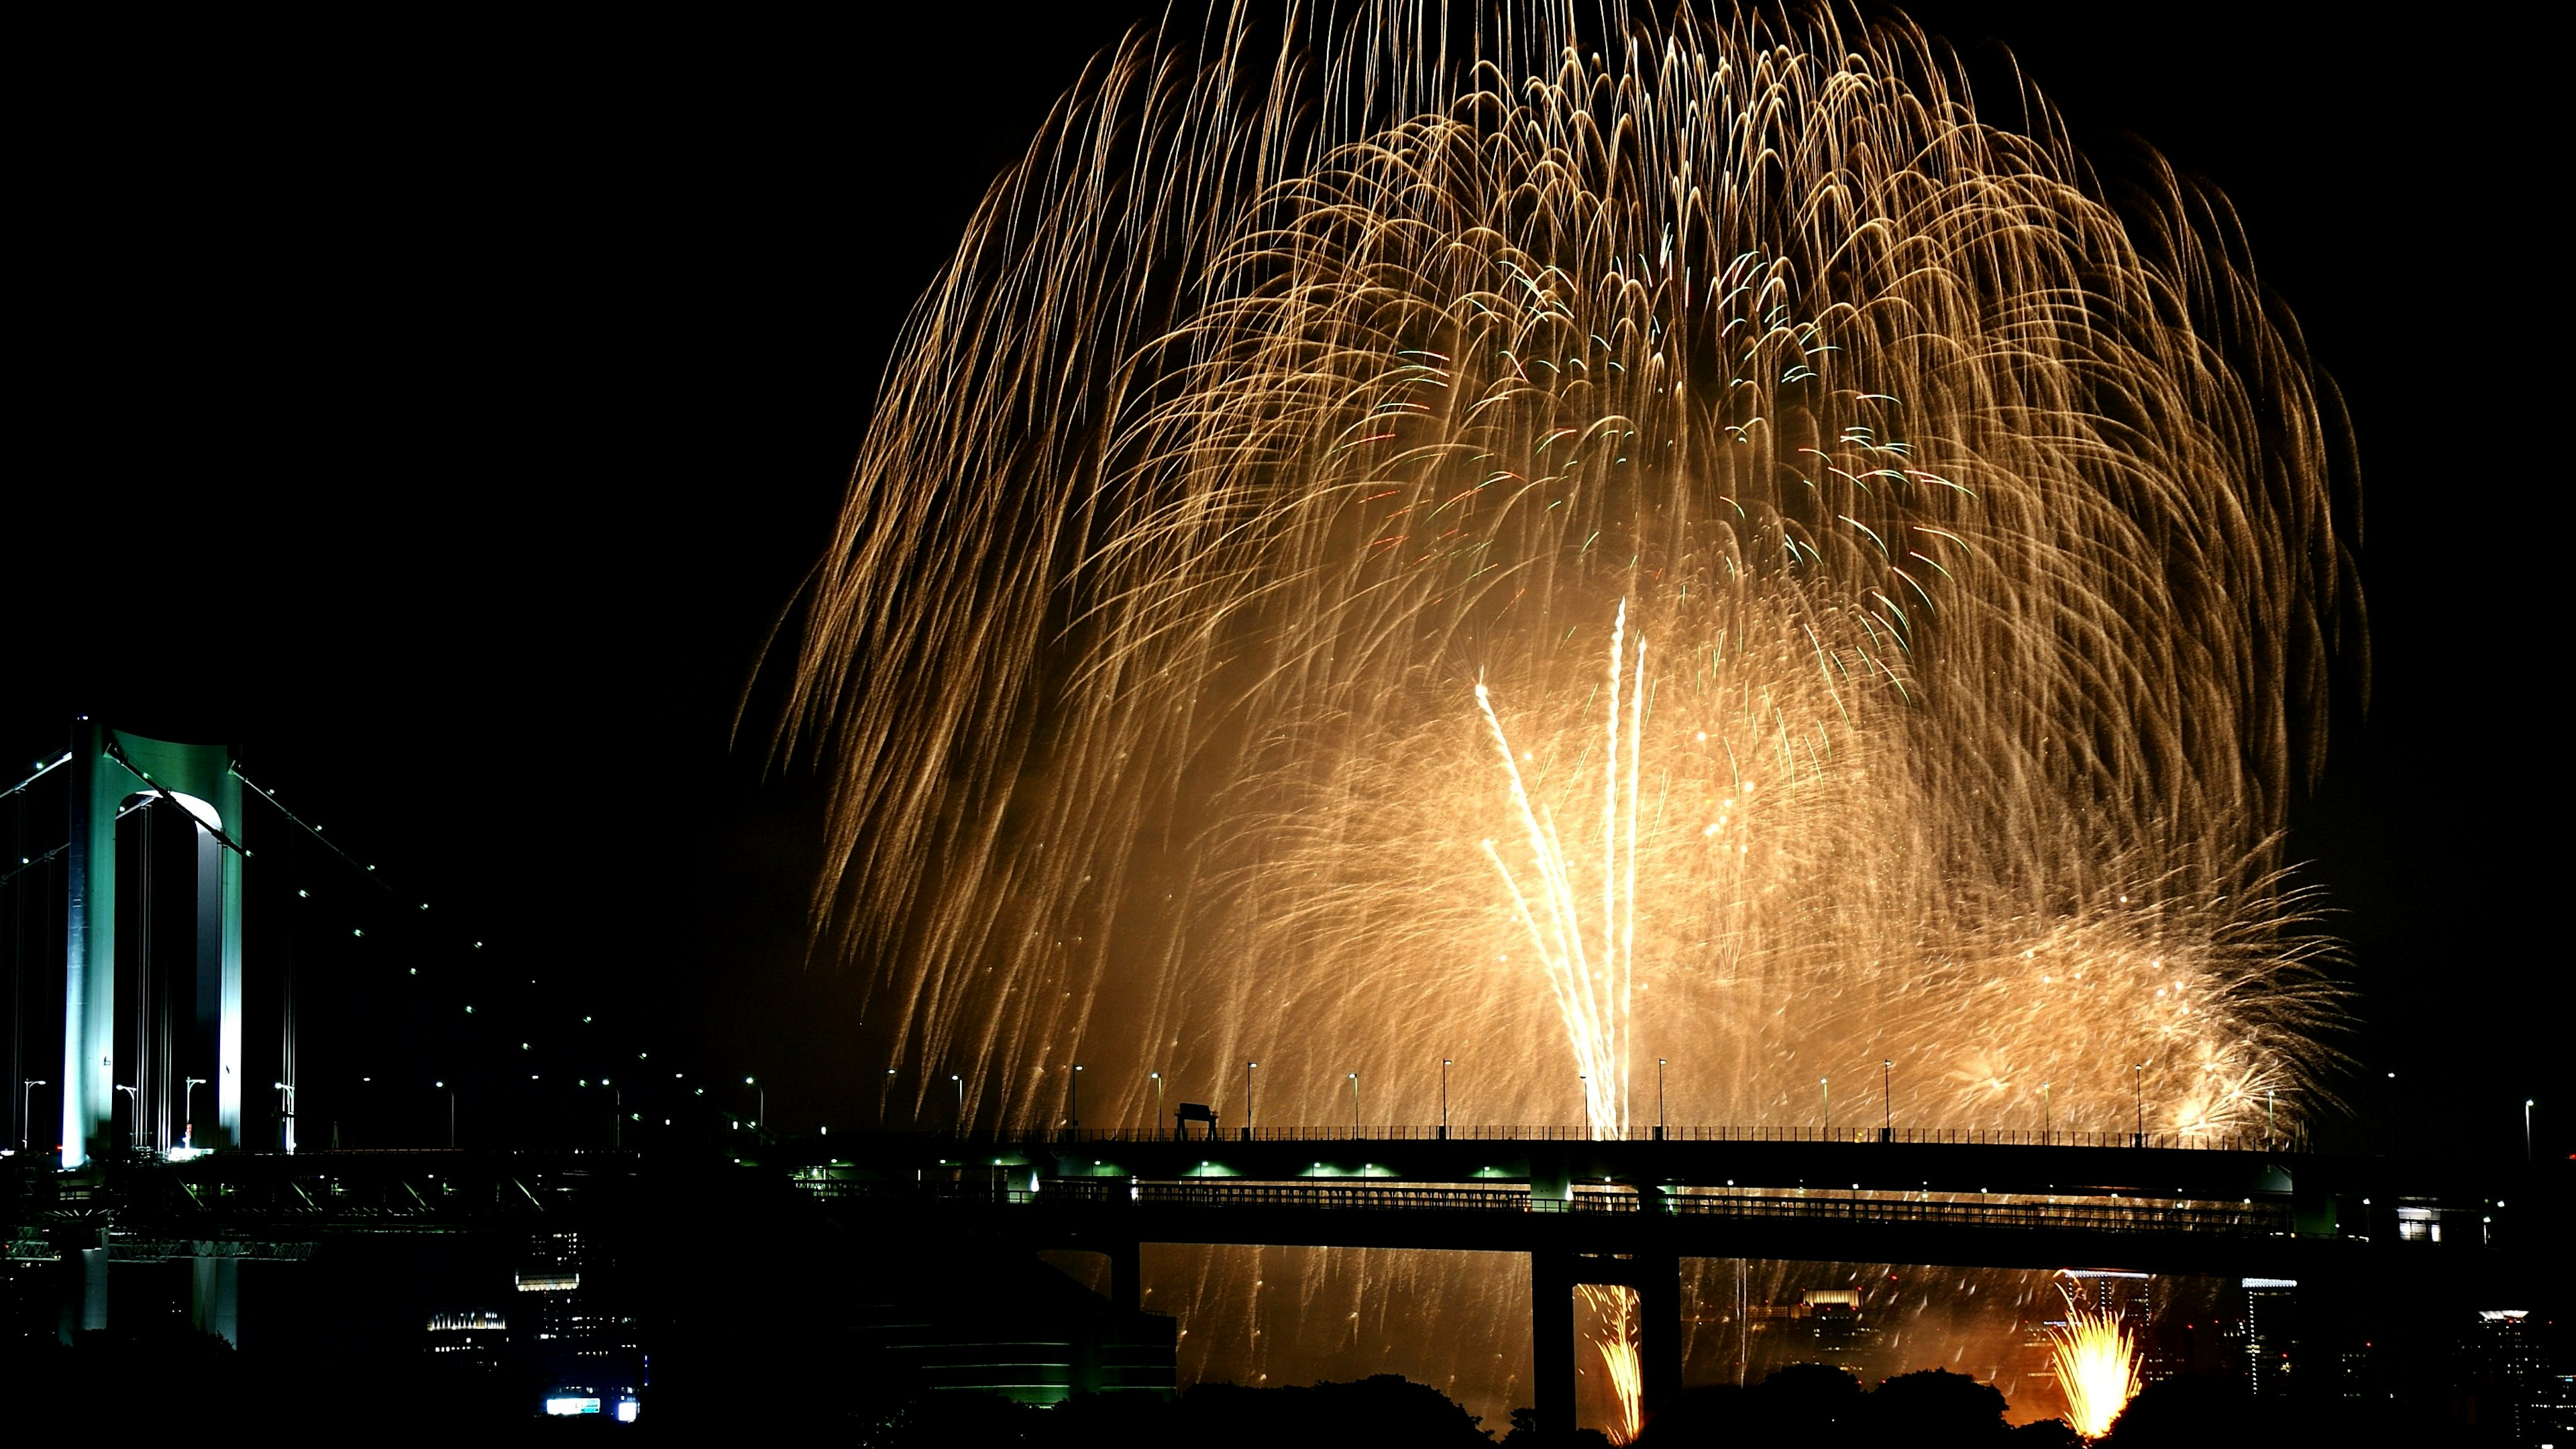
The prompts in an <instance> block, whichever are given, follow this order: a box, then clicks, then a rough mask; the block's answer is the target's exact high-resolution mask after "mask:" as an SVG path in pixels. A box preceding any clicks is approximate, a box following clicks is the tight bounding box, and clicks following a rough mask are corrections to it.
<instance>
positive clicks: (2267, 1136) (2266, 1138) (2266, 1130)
mask: <svg viewBox="0 0 2576 1449" xmlns="http://www.w3.org/2000/svg"><path fill="white" fill-rule="evenodd" d="M2273 1091H2274V1089H2273V1088H2271V1087H2265V1088H2264V1089H2263V1150H2264V1151H2266V1152H2269V1151H2271V1150H2272V1095H2273ZM2525 1155H2526V1156H2527V1155H2529V1152H2528V1144H2526V1147H2525Z"/></svg>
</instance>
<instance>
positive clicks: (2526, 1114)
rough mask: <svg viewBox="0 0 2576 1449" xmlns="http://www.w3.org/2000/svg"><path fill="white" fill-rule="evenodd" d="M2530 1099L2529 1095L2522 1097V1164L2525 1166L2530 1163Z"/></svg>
mask: <svg viewBox="0 0 2576 1449" xmlns="http://www.w3.org/2000/svg"><path fill="white" fill-rule="evenodd" d="M2531 1101H2532V1099H2531V1098H2529V1097H2525V1098H2523V1099H2522V1165H2523V1166H2525V1167H2529V1166H2530V1165H2531Z"/></svg>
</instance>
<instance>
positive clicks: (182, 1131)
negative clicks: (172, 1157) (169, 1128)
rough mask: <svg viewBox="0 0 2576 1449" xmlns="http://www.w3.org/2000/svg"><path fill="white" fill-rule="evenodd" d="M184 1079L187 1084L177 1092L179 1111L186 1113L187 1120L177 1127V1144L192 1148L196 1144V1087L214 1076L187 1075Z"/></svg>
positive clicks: (211, 1079)
mask: <svg viewBox="0 0 2576 1449" xmlns="http://www.w3.org/2000/svg"><path fill="white" fill-rule="evenodd" d="M185 1080H186V1081H187V1083H188V1085H187V1087H186V1089H185V1090H183V1091H182V1092H181V1093H180V1094H179V1101H180V1111H182V1112H184V1113H185V1114H186V1115H187V1119H188V1120H187V1121H186V1122H185V1123H184V1124H182V1125H181V1126H180V1128H179V1145H181V1146H182V1147H186V1148H189V1149H192V1150H193V1149H194V1148H195V1147H196V1145H197V1089H198V1088H199V1087H202V1086H204V1085H205V1084H206V1083H208V1082H211V1081H213V1080H214V1078H212V1077H189V1078H186V1079H185Z"/></svg>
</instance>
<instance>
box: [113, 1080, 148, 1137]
mask: <svg viewBox="0 0 2576 1449" xmlns="http://www.w3.org/2000/svg"><path fill="white" fill-rule="evenodd" d="M115 1085H116V1090H118V1091H120V1092H123V1093H124V1094H125V1125H126V1127H127V1129H128V1130H127V1133H126V1141H127V1143H128V1145H130V1146H134V1147H141V1146H142V1145H143V1093H142V1091H141V1089H139V1088H136V1087H129V1086H127V1085H125V1084H124V1083H123V1082H118V1083H116V1084H115Z"/></svg>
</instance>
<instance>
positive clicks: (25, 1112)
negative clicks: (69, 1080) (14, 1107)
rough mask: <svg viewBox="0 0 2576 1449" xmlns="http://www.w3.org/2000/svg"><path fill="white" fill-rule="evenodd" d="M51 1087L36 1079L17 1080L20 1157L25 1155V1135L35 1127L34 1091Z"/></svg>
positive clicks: (21, 1078) (47, 1083) (24, 1078)
mask: <svg viewBox="0 0 2576 1449" xmlns="http://www.w3.org/2000/svg"><path fill="white" fill-rule="evenodd" d="M52 1085H53V1083H51V1082H48V1081H44V1080H42V1079H41V1078H37V1077H20V1078H19V1079H18V1155H19V1156H21V1157H24V1156H25V1155H26V1153H27V1134H28V1133H29V1132H31V1131H33V1130H34V1129H35V1126H36V1107H35V1101H36V1089H37V1088H38V1087H50V1086H52Z"/></svg>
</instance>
